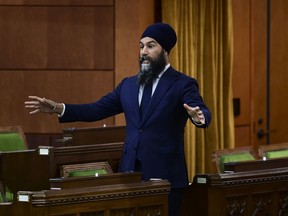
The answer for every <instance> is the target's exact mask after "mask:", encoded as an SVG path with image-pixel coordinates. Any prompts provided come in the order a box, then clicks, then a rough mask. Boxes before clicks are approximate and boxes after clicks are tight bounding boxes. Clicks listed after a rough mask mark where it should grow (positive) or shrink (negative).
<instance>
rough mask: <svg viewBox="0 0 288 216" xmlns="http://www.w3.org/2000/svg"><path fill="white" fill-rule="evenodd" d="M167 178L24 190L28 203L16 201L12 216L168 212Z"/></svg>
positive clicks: (11, 212) (76, 215) (159, 213)
mask: <svg viewBox="0 0 288 216" xmlns="http://www.w3.org/2000/svg"><path fill="white" fill-rule="evenodd" d="M169 190H170V184H169V183H168V182H167V181H149V182H136V183H130V184H118V185H108V186H101V187H89V188H75V189H62V190H47V191H38V192H31V191H26V192H23V191H20V192H18V195H21V196H24V197H25V196H26V197H28V198H29V201H28V202H18V201H17V202H15V203H13V208H10V212H9V213H10V214H11V215H17V216H26V215H33V216H38V215H39V216H40V215H41V216H43V215H45V216H46V215H47V216H48V215H53V216H56V215H58V216H60V215H63V216H64V215H65V216H67V215H69V216H79V215H81V216H85V215H97V216H98V215H99V216H102V215H103V216H104V215H111V216H112V215H139V216H141V215H161V216H167V215H168V193H169Z"/></svg>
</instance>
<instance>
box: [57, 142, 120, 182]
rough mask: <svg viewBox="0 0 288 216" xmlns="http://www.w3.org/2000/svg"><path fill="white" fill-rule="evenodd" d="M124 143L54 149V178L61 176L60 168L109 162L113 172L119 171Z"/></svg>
mask: <svg viewBox="0 0 288 216" xmlns="http://www.w3.org/2000/svg"><path fill="white" fill-rule="evenodd" d="M122 149H123V143H103V144H93V145H92V144H90V145H80V146H67V147H58V148H54V153H53V155H54V157H53V162H52V167H53V168H54V170H53V171H52V172H53V177H54V178H56V177H59V176H60V166H61V165H66V164H79V163H90V162H101V161H107V162H108V163H109V165H110V167H111V168H112V170H113V172H117V171H118V167H119V161H120V159H121V154H122Z"/></svg>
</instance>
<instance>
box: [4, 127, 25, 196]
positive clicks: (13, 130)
mask: <svg viewBox="0 0 288 216" xmlns="http://www.w3.org/2000/svg"><path fill="white" fill-rule="evenodd" d="M25 149H28V147H27V142H26V138H25V135H24V133H23V131H22V129H21V127H20V126H11V127H0V154H1V152H7V151H19V150H25ZM0 178H1V176H0ZM12 201H13V194H12V193H11V192H9V189H8V188H6V186H5V185H3V184H2V182H1V179H0V202H12Z"/></svg>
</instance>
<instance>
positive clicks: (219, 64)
mask: <svg viewBox="0 0 288 216" xmlns="http://www.w3.org/2000/svg"><path fill="white" fill-rule="evenodd" d="M162 21H163V22H165V23H169V24H170V25H171V26H173V27H174V28H175V31H176V33H177V35H178V42H177V44H176V46H175V48H174V49H172V51H171V54H170V58H171V64H172V66H173V67H174V68H176V69H178V70H179V71H181V72H183V73H185V74H187V75H189V76H192V77H194V78H195V79H196V80H197V81H198V83H199V89H200V93H201V94H202V96H203V99H204V101H205V103H206V105H207V106H208V107H209V109H210V111H211V114H212V122H211V124H210V126H209V127H208V128H207V129H204V130H203V129H199V128H196V127H195V126H194V125H192V123H190V122H189V123H188V124H187V126H186V131H185V145H186V146H185V148H186V160H187V166H188V167H187V168H188V172H189V178H190V181H192V178H193V176H194V174H195V173H204V172H205V173H211V172H215V168H214V164H213V163H212V159H211V158H212V152H213V151H214V150H216V149H223V148H233V147H234V117H233V103H232V83H231V82H232V60H233V59H232V53H233V34H232V33H233V31H232V30H233V29H232V6H231V0H162Z"/></svg>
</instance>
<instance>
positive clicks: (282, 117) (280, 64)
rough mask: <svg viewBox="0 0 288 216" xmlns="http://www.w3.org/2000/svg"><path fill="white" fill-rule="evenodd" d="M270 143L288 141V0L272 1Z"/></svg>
mask: <svg viewBox="0 0 288 216" xmlns="http://www.w3.org/2000/svg"><path fill="white" fill-rule="evenodd" d="M271 2H272V4H271V34H270V38H271V43H270V56H271V61H270V71H271V75H270V77H271V79H270V88H271V97H270V106H271V109H270V110H271V112H270V119H271V122H270V123H271V124H270V125H271V127H270V131H271V134H270V138H271V139H270V143H279V142H287V141H288V135H287V131H288V126H287V122H288V115H287V107H288V100H287V98H288V85H287V83H288V55H287V53H288V15H287V14H288V1H286V0H278V1H271Z"/></svg>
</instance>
